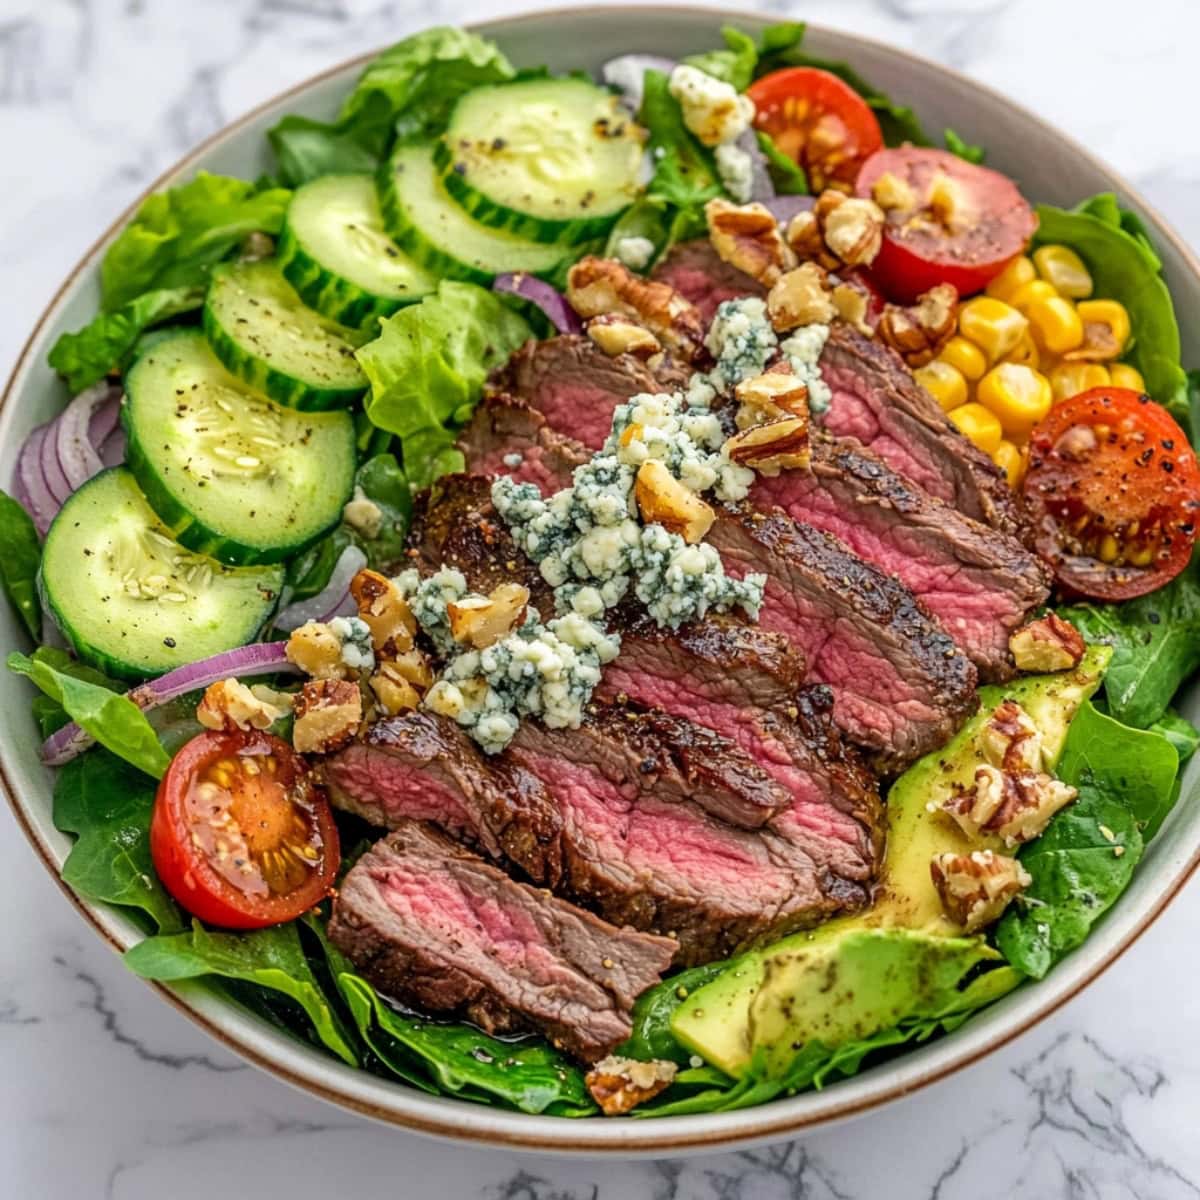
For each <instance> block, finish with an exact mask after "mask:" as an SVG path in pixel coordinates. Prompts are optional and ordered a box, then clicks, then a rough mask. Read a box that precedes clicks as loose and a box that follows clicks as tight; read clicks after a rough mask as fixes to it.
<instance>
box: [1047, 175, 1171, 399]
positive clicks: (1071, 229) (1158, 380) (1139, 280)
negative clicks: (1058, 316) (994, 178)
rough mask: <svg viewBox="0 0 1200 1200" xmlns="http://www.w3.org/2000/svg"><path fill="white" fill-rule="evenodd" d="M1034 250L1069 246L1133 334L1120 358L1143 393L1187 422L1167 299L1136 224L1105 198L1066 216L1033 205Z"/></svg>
mask: <svg viewBox="0 0 1200 1200" xmlns="http://www.w3.org/2000/svg"><path fill="white" fill-rule="evenodd" d="M1037 214H1038V231H1037V233H1036V235H1035V240H1036V241H1037V242H1038V243H1039V244H1045V243H1049V242H1054V243H1062V244H1063V245H1066V246H1070V247H1071V248H1072V249H1073V250H1074V251H1075V252H1076V253H1077V254H1079V256H1080V257H1081V258H1082V259H1083V261H1084V262H1085V263H1086V264H1087V268H1088V270H1089V271H1090V272H1091V275H1092V279H1093V280H1094V281H1095V285H1096V295H1097V296H1104V297H1106V298H1108V299H1110V300H1119V301H1120V302H1121V303H1122V304H1123V305H1124V306H1125V308H1126V309H1127V311H1128V312H1129V322H1130V326H1131V327H1132V331H1133V341H1132V345H1131V349H1130V352H1129V353H1128V355H1127V356H1126V357H1127V359H1128V361H1129V362H1130V363H1132V365H1133V366H1135V367H1136V368H1137V369H1138V370H1139V371H1140V372H1141V373H1142V377H1143V378H1144V379H1145V381H1146V390H1147V392H1149V394H1150V395H1151V396H1152V397H1153V398H1154V399H1155V400H1157V401H1158V403H1159V404H1162V405H1163V406H1165V407H1166V408H1167V409H1168V410H1169V411H1170V412H1171V413H1172V414H1173V415H1174V416H1176V417H1179V418H1181V419H1184V420H1186V419H1187V417H1188V380H1187V376H1186V375H1185V374H1184V371H1183V368H1182V366H1180V345H1179V326H1178V324H1177V322H1176V320H1175V308H1174V305H1173V304H1172V302H1171V293H1170V292H1169V291H1168V290H1167V285H1166V282H1165V281H1164V280H1163V277H1162V260H1161V259H1160V258H1159V257H1158V254H1157V253H1156V251H1155V249H1154V247H1153V245H1152V244H1151V242H1150V238H1149V237H1148V235H1147V233H1146V228H1145V226H1144V225H1143V224H1142V221H1141V218H1140V217H1138V216H1137V215H1136V214H1135V213H1132V212H1129V211H1127V210H1123V209H1122V208H1121V207H1120V206H1119V205H1118V203H1117V199H1116V197H1115V196H1113V195H1112V194H1111V193H1102V194H1101V195H1099V196H1093V197H1092V198H1091V199H1090V200H1085V201H1084V202H1083V203H1082V204H1080V205H1079V206H1078V207H1077V208H1074V209H1070V210H1066V209H1061V208H1055V207H1054V206H1053V205H1050V204H1039V205H1038V209H1037Z"/></svg>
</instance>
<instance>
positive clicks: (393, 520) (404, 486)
mask: <svg viewBox="0 0 1200 1200" xmlns="http://www.w3.org/2000/svg"><path fill="white" fill-rule="evenodd" d="M356 483H357V485H358V487H359V488H361V489H362V493H363V495H364V496H365V497H366V498H367V499H368V500H370V501H372V502H373V503H375V504H376V505H378V507H379V508H380V510H381V511H382V512H383V522H382V524H381V525H380V527H379V532H378V533H377V534H376V535H375V536H374V537H370V538H369V537H366V536H364V535H363V534H361V533H359V532H358V531H357V530H356V531H355V532H354V539H355V541H357V542H358V544H359V545H360V546H361V547H362V548H363V551H364V553H365V554H366V556H367V566H369V567H370V568H371V569H372V570H379V569H381V568H383V567H388V566H391V565H393V564H394V563H397V562H399V561H400V558H401V556H402V555H403V553H404V535H405V534H406V533H407V532H408V523H409V521H410V520H411V519H412V489H411V488H410V487H409V485H408V479H407V477H406V476H405V474H404V471H403V470H402V469H401V467H400V464H399V463H398V462H397V461H396V456H395V455H394V454H376V455H375V456H374V457H373V458H369V459H367V461H366V462H364V463H363V465H362V466H361V467H359V468H358V476H357V478H356Z"/></svg>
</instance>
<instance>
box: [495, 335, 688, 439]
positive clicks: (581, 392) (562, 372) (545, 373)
mask: <svg viewBox="0 0 1200 1200" xmlns="http://www.w3.org/2000/svg"><path fill="white" fill-rule="evenodd" d="M690 373H691V372H690V371H689V370H687V369H686V368H684V369H681V368H677V367H674V366H672V365H670V364H667V365H665V366H664V367H663V368H662V369H661V370H660V371H659V372H657V373H656V372H654V371H652V370H651V369H650V368H649V367H648V366H646V364H645V363H643V362H642V361H641V360H640V359H637V358H634V357H633V356H632V355H630V354H620V355H617V357H615V358H610V357H609V356H608V355H607V354H605V353H604V351H603V350H601V349H600V347H599V346H597V345H596V343H595V342H593V341H592V340H591V339H590V338H587V337H584V336H582V335H575V334H564V335H563V336H561V337H555V338H550V339H549V340H547V341H543V342H532V341H531V342H526V343H525V345H524V346H522V347H521V348H520V349H519V350H518V351H517V352H516V353H515V354H514V355H513V356H512V357H511V358H510V359H509V360H508V363H507V364H506V365H505V366H503V367H501V368H499V369H498V370H497V371H496V372H494V373H493V375H492V378H491V380H490V383H489V388H490V390H491V391H492V392H493V393H508V394H509V395H512V396H516V397H518V398H519V399H521V400H523V401H525V402H526V403H527V404H528V405H529V406H530V407H531V408H534V409H537V410H538V411H539V412H541V413H544V414H545V416H546V419H547V421H549V423H550V424H551V425H553V426H554V427H555V428H561V429H570V430H572V431H573V434H574V436H575V437H577V438H578V439H579V440H580V441H581V442H583V443H584V444H585V445H588V446H596V447H598V446H601V445H603V443H604V439H605V438H606V437H608V431H609V428H610V426H611V424H612V419H611V418H612V410H613V409H614V408H615V407H616V406H617V405H618V404H622V403H624V402H625V401H626V400H628V399H629V397H630V396H637V395H639V394H640V393H642V392H664V391H673V390H675V389H676V388H679V387H682V386H684V385H685V384H686V382H687V379H688V377H689V375H690Z"/></svg>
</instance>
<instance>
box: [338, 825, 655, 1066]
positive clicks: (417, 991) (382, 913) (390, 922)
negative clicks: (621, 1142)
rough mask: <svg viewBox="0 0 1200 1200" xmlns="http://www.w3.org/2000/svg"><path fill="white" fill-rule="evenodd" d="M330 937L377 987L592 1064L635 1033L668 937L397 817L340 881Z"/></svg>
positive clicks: (425, 1007) (490, 1030)
mask: <svg viewBox="0 0 1200 1200" xmlns="http://www.w3.org/2000/svg"><path fill="white" fill-rule="evenodd" d="M329 936H330V939H331V940H332V942H333V944H334V945H335V946H337V948H338V949H339V950H340V951H341V952H342V953H343V954H344V955H346V957H347V958H348V959H349V960H350V961H351V962H352V963H353V964H354V966H355V968H356V969H357V970H358V971H359V972H360V973H361V974H362V975H363V977H364V978H365V979H367V980H368V981H369V982H370V983H372V984H373V985H374V986H375V987H377V988H378V989H379V990H380V991H381V992H383V993H384V994H385V995H387V996H390V997H392V998H394V999H396V1000H399V1001H401V1002H403V1003H405V1004H409V1005H412V1006H413V1007H415V1008H419V1009H421V1010H422V1011H425V1012H430V1013H441V1014H445V1015H447V1016H461V1017H465V1018H466V1019H468V1020H470V1021H473V1022H474V1023H475V1024H476V1025H478V1026H480V1028H482V1029H484V1030H485V1031H486V1032H488V1033H509V1032H517V1031H521V1030H526V1029H535V1030H540V1031H541V1032H543V1033H545V1034H546V1036H547V1037H548V1038H549V1039H550V1041H551V1042H553V1043H554V1045H556V1046H559V1047H561V1048H562V1049H565V1050H569V1051H570V1052H571V1053H572V1054H575V1055H577V1056H578V1057H580V1058H582V1059H584V1060H585V1061H587V1062H592V1061H594V1060H596V1059H598V1058H602V1057H603V1056H604V1055H605V1054H607V1053H609V1052H610V1051H611V1050H612V1049H613V1048H614V1047H615V1046H617V1045H619V1044H620V1043H621V1042H623V1041H624V1040H625V1039H626V1038H627V1037H628V1036H629V1034H630V1033H631V1031H632V1019H631V1013H632V1009H633V1004H634V1001H636V999H637V998H638V996H639V995H641V993H642V992H644V991H646V989H647V988H650V987H653V986H654V985H655V984H656V983H658V982H659V980H660V978H661V976H662V973H663V972H664V971H665V970H666V969H667V968H668V967H669V966H670V965H671V960H672V957H673V955H674V951H675V943H674V942H672V941H670V940H669V939H667V938H660V937H653V936H651V935H649V934H645V933H636V932H634V931H633V930H631V929H617V928H615V927H614V926H612V925H609V924H608V923H606V922H605V921H602V920H600V919H599V918H598V917H595V916H593V915H592V914H591V913H588V912H584V911H583V910H582V909H579V908H576V907H575V906H574V905H572V904H568V903H566V902H565V901H563V900H559V899H556V898H555V897H553V896H550V895H549V894H547V893H546V892H544V891H542V890H540V889H537V888H533V887H530V886H528V885H527V884H523V883H518V882H516V881H515V880H513V879H510V878H509V877H508V876H507V875H505V874H504V873H503V872H502V871H499V870H497V869H496V868H495V867H493V866H491V865H490V864H488V863H485V862H484V861H483V860H482V859H480V858H478V857H476V856H475V855H474V854H472V853H471V852H470V851H468V850H465V849H464V848H463V847H462V846H459V845H457V844H456V843H454V842H452V841H451V840H450V839H449V838H446V837H444V836H443V835H441V834H439V833H437V832H435V831H434V830H432V829H430V828H428V827H427V826H424V825H421V824H419V823H417V822H404V823H403V824H402V825H400V826H399V827H398V828H397V829H396V830H395V832H393V833H391V834H390V835H389V836H388V837H386V838H384V839H383V840H382V841H381V842H379V843H378V844H377V845H375V846H374V847H372V848H371V849H370V850H369V851H368V852H367V853H366V854H365V855H364V856H363V857H362V858H361V859H360V860H359V861H358V862H357V863H356V864H355V865H354V866H353V867H352V868H351V869H350V871H349V873H348V874H347V875H346V878H345V880H344V881H343V882H342V884H341V886H340V888H339V889H338V894H337V896H336V898H335V900H334V904H333V915H332V917H331V918H330V921H329Z"/></svg>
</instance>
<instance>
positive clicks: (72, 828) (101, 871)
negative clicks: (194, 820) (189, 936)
mask: <svg viewBox="0 0 1200 1200" xmlns="http://www.w3.org/2000/svg"><path fill="white" fill-rule="evenodd" d="M154 791H155V789H154V785H153V784H151V783H149V782H148V781H147V779H146V776H145V775H143V774H142V773H141V772H140V771H136V770H134V769H133V768H131V767H130V766H129V765H128V764H126V763H124V762H122V761H121V760H120V759H119V758H117V757H116V756H115V755H112V754H109V753H108V751H107V750H91V751H89V752H88V753H87V754H81V755H80V756H79V757H78V758H76V759H73V760H72V761H71V762H69V763H67V764H66V766H64V767H63V768H62V770H61V771H59V773H58V777H57V778H56V779H55V781H54V824H55V827H56V828H58V829H60V830H61V831H62V832H63V833H73V834H75V835H76V840H75V845H74V846H73V847H72V848H71V853H70V854H68V855H67V861H66V862H65V863H63V868H62V877H63V882H64V883H66V884H67V885H68V886H69V887H71V888H74V889H75V891H77V892H79V893H81V894H82V895H84V896H86V897H87V898H88V899H89V900H100V901H103V902H105V903H106V904H120V905H123V906H125V907H127V908H137V909H140V910H141V911H142V912H145V913H147V914H148V915H149V916H150V917H151V919H152V920H153V921H154V923H155V925H156V926H157V927H158V929H159V931H160V932H162V933H173V932H175V931H176V930H178V929H182V928H183V922H182V919H181V916H180V912H179V909H178V908H177V907H176V905H175V902H174V901H173V900H172V899H171V897H170V896H168V895H167V892H166V889H165V888H164V887H163V885H162V884H161V883H160V882H159V879H158V876H157V875H156V874H155V872H154V864H153V863H152V861H151V858H150V816H151V813H152V811H153V809H154Z"/></svg>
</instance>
